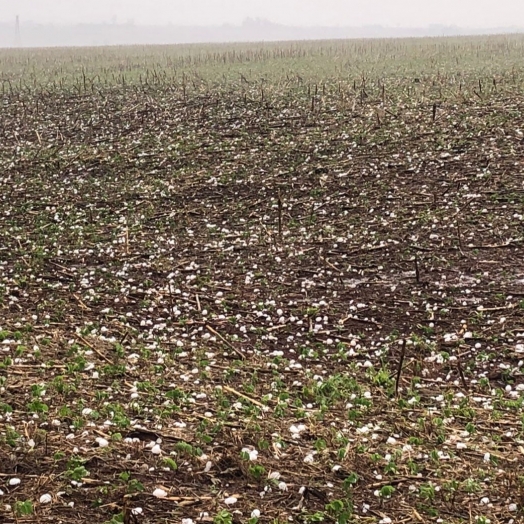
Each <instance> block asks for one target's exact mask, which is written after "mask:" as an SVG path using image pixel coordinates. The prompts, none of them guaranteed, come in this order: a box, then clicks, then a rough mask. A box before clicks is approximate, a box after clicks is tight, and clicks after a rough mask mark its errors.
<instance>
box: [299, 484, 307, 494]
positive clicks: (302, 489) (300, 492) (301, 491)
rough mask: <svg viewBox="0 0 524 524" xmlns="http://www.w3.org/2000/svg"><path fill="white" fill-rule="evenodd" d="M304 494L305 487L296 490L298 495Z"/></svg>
mask: <svg viewBox="0 0 524 524" xmlns="http://www.w3.org/2000/svg"><path fill="white" fill-rule="evenodd" d="M305 492H306V487H305V486H302V487H301V488H300V489H299V490H298V494H299V495H303V494H304V493H305Z"/></svg>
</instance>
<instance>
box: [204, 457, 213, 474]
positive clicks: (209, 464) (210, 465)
mask: <svg viewBox="0 0 524 524" xmlns="http://www.w3.org/2000/svg"><path fill="white" fill-rule="evenodd" d="M212 467H213V463H212V462H211V461H210V460H208V461H207V462H206V467H205V468H204V473H208V472H209V471H210V470H211V468H212Z"/></svg>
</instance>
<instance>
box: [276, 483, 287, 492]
mask: <svg viewBox="0 0 524 524" xmlns="http://www.w3.org/2000/svg"><path fill="white" fill-rule="evenodd" d="M278 489H279V490H280V491H287V484H286V483H285V482H279V483H278Z"/></svg>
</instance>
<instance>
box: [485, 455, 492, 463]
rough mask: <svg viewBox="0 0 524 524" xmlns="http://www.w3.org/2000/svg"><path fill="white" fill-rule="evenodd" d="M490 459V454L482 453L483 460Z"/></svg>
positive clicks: (487, 460)
mask: <svg viewBox="0 0 524 524" xmlns="http://www.w3.org/2000/svg"><path fill="white" fill-rule="evenodd" d="M490 459H491V455H490V454H489V453H484V462H489V461H490Z"/></svg>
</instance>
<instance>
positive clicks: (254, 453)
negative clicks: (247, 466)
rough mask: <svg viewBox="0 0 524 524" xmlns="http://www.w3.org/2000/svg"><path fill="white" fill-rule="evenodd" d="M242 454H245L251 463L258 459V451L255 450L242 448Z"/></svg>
mask: <svg viewBox="0 0 524 524" xmlns="http://www.w3.org/2000/svg"><path fill="white" fill-rule="evenodd" d="M242 453H246V454H247V455H248V457H249V460H251V461H255V460H256V459H257V458H258V451H257V450H256V449H250V448H242Z"/></svg>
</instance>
